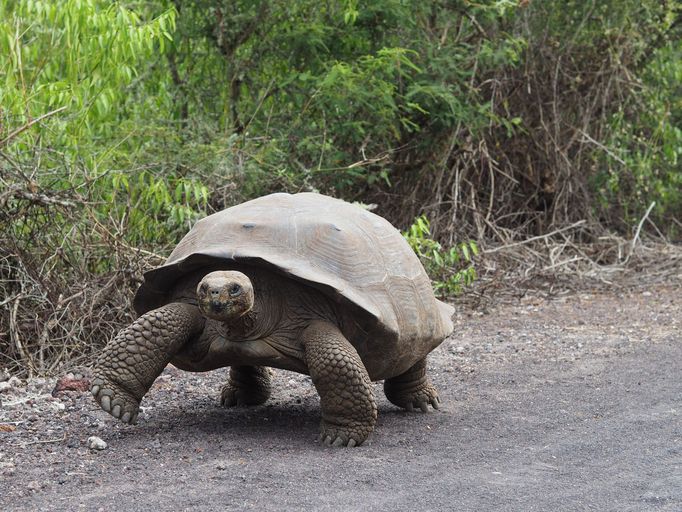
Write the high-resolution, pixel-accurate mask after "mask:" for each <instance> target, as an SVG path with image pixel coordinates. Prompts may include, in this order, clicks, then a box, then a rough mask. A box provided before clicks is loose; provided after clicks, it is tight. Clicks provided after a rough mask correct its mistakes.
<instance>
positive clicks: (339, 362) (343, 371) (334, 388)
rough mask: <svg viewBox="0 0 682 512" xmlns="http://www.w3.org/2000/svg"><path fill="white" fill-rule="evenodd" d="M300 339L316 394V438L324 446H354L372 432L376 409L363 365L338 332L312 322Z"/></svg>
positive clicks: (326, 324) (336, 328)
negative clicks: (319, 410) (318, 430)
mask: <svg viewBox="0 0 682 512" xmlns="http://www.w3.org/2000/svg"><path fill="white" fill-rule="evenodd" d="M301 340H302V342H303V345H304V347H305V358H306V363H307V364H308V369H309V371H310V376H311V378H312V380H313V384H314V385H315V388H316V389H317V392H318V394H319V395H320V405H321V408H322V425H321V433H320V439H321V440H322V441H323V442H324V444H326V445H328V446H330V445H331V446H358V445H360V444H362V443H363V442H364V441H365V440H366V439H367V437H368V436H369V434H370V433H371V432H372V430H374V425H375V423H376V420H377V406H376V403H375V401H374V396H373V394H372V382H371V380H370V378H369V375H368V374H367V370H366V369H365V366H364V365H363V364H362V361H361V360H360V356H358V353H357V352H356V350H355V348H354V347H353V345H351V344H350V343H349V342H348V340H346V338H344V336H343V334H341V331H339V329H338V327H336V326H335V325H333V324H331V323H329V322H325V321H314V322H312V323H311V324H310V325H309V326H308V327H307V328H306V329H305V331H304V332H303V334H302V336H301Z"/></svg>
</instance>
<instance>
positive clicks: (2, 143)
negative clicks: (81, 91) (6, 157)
mask: <svg viewBox="0 0 682 512" xmlns="http://www.w3.org/2000/svg"><path fill="white" fill-rule="evenodd" d="M65 109H66V105H64V106H63V107H59V108H58V109H55V110H53V111H52V112H48V113H47V114H43V115H42V116H40V117H36V118H35V119H32V120H31V121H29V122H28V123H26V124H25V125H24V126H21V127H19V128H17V129H16V130H14V131H13V132H12V133H10V134H9V135H8V136H7V137H5V138H4V139H2V140H0V148H1V147H3V146H5V145H7V143H8V142H9V141H10V140H12V139H13V138H14V137H16V136H17V135H19V134H20V133H22V132H24V131H26V130H28V129H29V128H30V127H31V126H33V125H34V124H36V123H39V122H40V121H42V120H43V119H46V118H48V117H50V116H53V115H55V114H57V113H59V112H61V111H62V110H65Z"/></svg>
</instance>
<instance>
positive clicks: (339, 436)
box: [319, 420, 373, 448]
mask: <svg viewBox="0 0 682 512" xmlns="http://www.w3.org/2000/svg"><path fill="white" fill-rule="evenodd" d="M372 430H373V425H370V424H368V425H360V424H356V425H347V426H342V425H335V424H333V423H329V422H327V421H325V420H322V425H321V428H320V437H319V440H320V441H321V442H322V443H323V444H324V445H325V446H333V447H339V446H348V447H349V448H351V447H353V446H360V445H361V444H362V443H364V442H365V440H366V439H367V438H368V437H369V434H370V433H371V432H372Z"/></svg>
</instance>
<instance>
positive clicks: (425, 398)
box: [384, 358, 440, 412]
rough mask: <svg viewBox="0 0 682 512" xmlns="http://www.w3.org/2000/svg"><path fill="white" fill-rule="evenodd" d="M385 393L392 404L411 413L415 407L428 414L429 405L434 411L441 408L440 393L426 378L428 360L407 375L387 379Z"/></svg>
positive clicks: (413, 368) (417, 365) (418, 363)
mask: <svg viewBox="0 0 682 512" xmlns="http://www.w3.org/2000/svg"><path fill="white" fill-rule="evenodd" d="M384 393H385V394H386V398H388V399H389V401H390V402H391V403H393V404H395V405H397V406H398V407H402V408H403V409H407V410H408V411H410V412H411V411H413V410H414V408H415V407H418V408H419V409H421V410H422V411H423V412H427V411H428V406H429V404H431V407H433V408H434V409H438V408H439V406H440V400H439V398H438V392H437V391H436V388H435V387H433V384H431V382H430V381H429V378H428V377H427V376H426V358H424V359H422V360H421V361H418V362H417V363H416V364H415V365H414V366H412V367H411V368H410V369H409V370H407V371H406V372H405V373H403V374H401V375H398V376H397V377H393V378H390V379H386V381H384Z"/></svg>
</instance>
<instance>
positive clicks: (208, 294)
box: [197, 270, 254, 322]
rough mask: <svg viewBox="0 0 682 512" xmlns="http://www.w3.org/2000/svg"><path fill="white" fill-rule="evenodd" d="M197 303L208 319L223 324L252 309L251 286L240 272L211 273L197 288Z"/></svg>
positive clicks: (249, 281)
mask: <svg viewBox="0 0 682 512" xmlns="http://www.w3.org/2000/svg"><path fill="white" fill-rule="evenodd" d="M197 301H198V303H199V309H200V310H201V312H202V313H203V314H204V316H206V317H208V318H212V319H214V320H220V321H223V322H225V321H231V320H236V319H237V318H239V317H241V316H242V315H244V314H246V313H248V312H249V311H250V310H251V308H253V301H254V297H253V285H252V284H251V280H250V279H249V278H248V277H247V276H246V275H244V274H242V273H241V272H237V271H234V270H221V271H217V272H211V273H209V274H206V275H205V276H204V278H203V279H202V280H201V281H200V282H199V285H198V286H197Z"/></svg>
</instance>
